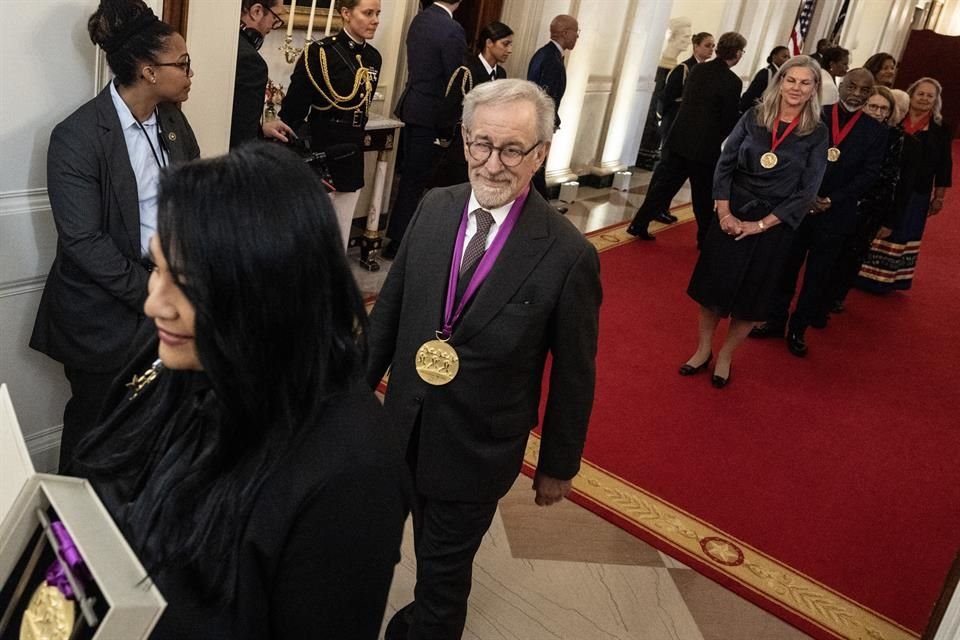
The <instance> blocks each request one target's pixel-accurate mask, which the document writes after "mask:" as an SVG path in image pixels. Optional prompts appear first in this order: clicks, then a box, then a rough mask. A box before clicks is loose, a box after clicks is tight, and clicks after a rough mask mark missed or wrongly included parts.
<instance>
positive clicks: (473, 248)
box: [460, 209, 493, 274]
mask: <svg viewBox="0 0 960 640" xmlns="http://www.w3.org/2000/svg"><path fill="white" fill-rule="evenodd" d="M473 215H474V217H475V218H476V220H477V231H476V233H474V234H473V237H472V238H470V242H469V243H468V244H467V248H466V249H465V250H464V252H463V261H462V262H461V263H460V273H461V274H464V273H467V272H468V271H470V268H471V267H473V265H474V264H475V263H476V262H477V260H479V259H480V258H481V257H483V254H484V252H486V250H487V234H488V233H490V226H491V225H492V224H493V216H492V215H490V212H489V211H486V210H484V209H477V210H476V211H474V212H473Z"/></svg>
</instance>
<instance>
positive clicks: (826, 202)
mask: <svg viewBox="0 0 960 640" xmlns="http://www.w3.org/2000/svg"><path fill="white" fill-rule="evenodd" d="M832 204H833V203H832V202H831V201H830V198H829V196H828V197H826V198H821V197H819V196H818V197H817V200H816V202H815V203H814V204H813V208H814V209H815V210H816V212H817V213H822V212H824V211H826V210H827V209H829V208H830V205H832Z"/></svg>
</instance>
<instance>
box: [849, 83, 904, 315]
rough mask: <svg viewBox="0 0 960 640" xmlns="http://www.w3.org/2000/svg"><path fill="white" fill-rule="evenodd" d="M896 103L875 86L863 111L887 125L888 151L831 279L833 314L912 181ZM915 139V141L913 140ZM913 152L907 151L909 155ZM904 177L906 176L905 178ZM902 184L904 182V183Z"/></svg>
mask: <svg viewBox="0 0 960 640" xmlns="http://www.w3.org/2000/svg"><path fill="white" fill-rule="evenodd" d="M896 108H897V103H896V100H895V99H894V97H893V93H891V92H890V89H888V88H887V87H885V86H882V85H875V86H874V93H873V95H872V96H870V97H869V98H867V101H866V102H865V103H864V105H863V112H864V113H865V114H866V115H868V116H870V117H872V118H873V119H875V120H877V121H878V122H880V123H882V124H883V125H885V126H886V128H887V150H886V153H885V154H884V156H883V164H882V165H881V167H880V179H879V180H878V181H877V183H876V184H875V185H874V186H873V188H872V189H870V190H869V191H868V192H867V193H866V195H865V196H864V197H863V198H862V199H861V200H860V202H859V204H858V206H857V225H856V228H855V229H854V232H853V234H851V235H849V236H847V239H846V241H845V242H844V246H843V249H842V250H841V253H840V256H839V257H838V258H837V264H836V266H835V267H834V277H833V278H832V279H831V281H832V282H833V284H834V288H833V290H832V292H831V294H830V295H831V296H832V298H831V299H832V301H833V304H832V308H831V311H832V312H833V313H842V312H843V311H844V302H845V300H846V297H847V293H849V291H850V288H851V287H852V286H853V283H854V281H855V280H856V278H857V273H858V272H859V271H860V264H861V263H862V262H863V261H864V259H865V258H866V257H867V253H868V252H869V251H870V244H871V243H872V242H873V240H874V238H877V239H880V240H883V239H884V238H887V237H888V236H889V235H890V234H891V233H892V229H893V227H894V226H896V223H897V220H898V219H899V218H900V216H901V215H902V213H903V208H904V206H905V205H906V200H907V196H908V195H909V190H908V189H905V188H903V184H905V183H909V182H910V177H911V176H912V166H913V163H910V165H909V166H904V164H903V151H904V135H903V130H902V129H900V128H899V127H897V126H896V125H897V121H896V119H895V118H896ZM911 142H913V140H911ZM911 155H913V154H912V153H911V152H909V151H908V153H907V157H910V156H911ZM901 176H903V177H906V178H907V179H906V181H903V180H902V178H901ZM902 183H903V184H902Z"/></svg>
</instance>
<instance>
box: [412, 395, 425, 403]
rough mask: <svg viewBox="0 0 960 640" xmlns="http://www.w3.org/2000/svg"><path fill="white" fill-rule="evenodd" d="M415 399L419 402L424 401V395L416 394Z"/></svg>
mask: <svg viewBox="0 0 960 640" xmlns="http://www.w3.org/2000/svg"><path fill="white" fill-rule="evenodd" d="M413 399H414V400H416V401H417V402H423V396H414V398H413Z"/></svg>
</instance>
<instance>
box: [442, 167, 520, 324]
mask: <svg viewBox="0 0 960 640" xmlns="http://www.w3.org/2000/svg"><path fill="white" fill-rule="evenodd" d="M529 193H530V185H527V187H526V188H525V189H524V190H523V191H522V192H520V195H519V196H517V199H516V200H514V201H513V206H512V207H510V213H508V214H507V218H506V220H504V221H503V224H502V225H501V226H500V229H498V230H497V236H496V237H495V238H494V239H493V243H492V244H491V245H490V248H489V249H487V251H486V252H485V253H484V254H483V257H482V258H480V262H479V263H478V264H477V268H476V270H475V271H474V272H473V275H472V276H471V277H470V282H469V283H468V284H467V289H466V291H464V292H463V297H461V298H460V304H458V305H457V309H456V311H454V309H453V300H454V298H455V297H456V295H457V280H458V279H459V277H460V261H461V260H462V259H463V245H464V240H465V239H466V236H467V221H468V220H469V217H470V212H469V211H468V210H467V208H468V207H469V206H470V200H469V199H467V203H466V204H465V205H463V217H462V218H461V219H460V228H459V230H458V231H457V242H456V244H454V245H453V260H452V261H451V262H450V277H449V278H448V280H447V300H446V303H445V304H444V306H443V329H442V330H441V334H440V339H441V340H446V339H448V338H449V337H450V335H451V334H452V333H453V325H455V324H456V323H457V320H459V319H460V316H461V315H463V310H464V309H465V308H466V307H467V303H468V302H470V300H471V299H472V298H473V296H474V294H475V293H476V292H477V289H479V288H480V285H481V284H483V281H484V280H486V279H487V276H488V275H490V271H492V270H493V263H494V262H496V261H497V256H499V255H500V250H501V249H503V245H504V244H506V242H507V238H508V237H509V236H510V232H511V231H512V230H513V227H514V225H515V224H517V218H519V217H520V211H521V210H522V209H523V205H524V204H525V203H526V201H527V195H528V194H529Z"/></svg>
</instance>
